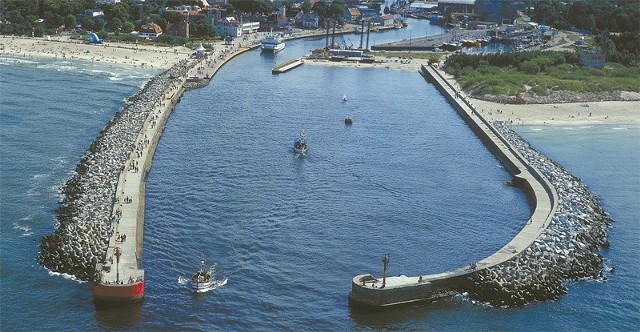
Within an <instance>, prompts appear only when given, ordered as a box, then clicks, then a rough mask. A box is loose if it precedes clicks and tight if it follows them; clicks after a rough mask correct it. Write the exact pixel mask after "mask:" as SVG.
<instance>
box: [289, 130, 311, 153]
mask: <svg viewBox="0 0 640 332" xmlns="http://www.w3.org/2000/svg"><path fill="white" fill-rule="evenodd" d="M293 150H294V151H295V152H296V153H298V154H307V151H308V150H309V147H308V146H307V141H306V139H305V133H304V130H302V131H300V134H299V136H298V138H296V140H295V141H294V142H293Z"/></svg>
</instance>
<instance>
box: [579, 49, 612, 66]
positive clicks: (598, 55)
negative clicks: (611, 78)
mask: <svg viewBox="0 0 640 332" xmlns="http://www.w3.org/2000/svg"><path fill="white" fill-rule="evenodd" d="M606 60H607V56H606V54H604V52H602V50H599V49H594V48H588V49H585V50H583V51H581V52H580V60H579V62H580V64H581V65H583V66H589V67H593V68H598V69H602V68H604V63H605V61H606Z"/></svg>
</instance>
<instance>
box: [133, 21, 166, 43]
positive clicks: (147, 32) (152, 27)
mask: <svg viewBox="0 0 640 332" xmlns="http://www.w3.org/2000/svg"><path fill="white" fill-rule="evenodd" d="M161 34H162V28H160V26H159V25H157V24H155V23H148V24H145V25H143V26H142V27H140V32H139V33H138V37H141V38H152V39H155V38H158V36H160V35H161Z"/></svg>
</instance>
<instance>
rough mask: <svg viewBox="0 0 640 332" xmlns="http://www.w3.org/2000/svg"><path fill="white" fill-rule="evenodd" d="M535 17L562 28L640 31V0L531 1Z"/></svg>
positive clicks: (595, 30)
mask: <svg viewBox="0 0 640 332" xmlns="http://www.w3.org/2000/svg"><path fill="white" fill-rule="evenodd" d="M530 4H531V5H532V6H529V8H533V9H532V10H531V9H530V10H529V12H528V14H529V16H531V18H532V19H533V20H535V21H536V22H539V23H544V24H546V25H549V26H553V27H555V28H557V29H560V30H568V29H571V28H576V29H584V30H589V31H592V32H600V31H605V30H606V31H611V32H640V24H638V22H639V20H640V1H637V0H577V1H552V0H540V1H533V3H530Z"/></svg>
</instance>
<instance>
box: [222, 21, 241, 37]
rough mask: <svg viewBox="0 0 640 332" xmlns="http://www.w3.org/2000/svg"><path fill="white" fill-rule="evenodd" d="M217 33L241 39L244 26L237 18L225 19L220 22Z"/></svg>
mask: <svg viewBox="0 0 640 332" xmlns="http://www.w3.org/2000/svg"><path fill="white" fill-rule="evenodd" d="M216 33H217V34H219V35H221V36H226V37H240V36H242V25H241V24H240V21H238V20H236V19H235V17H225V18H223V19H221V20H218V22H217V24H216Z"/></svg>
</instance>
